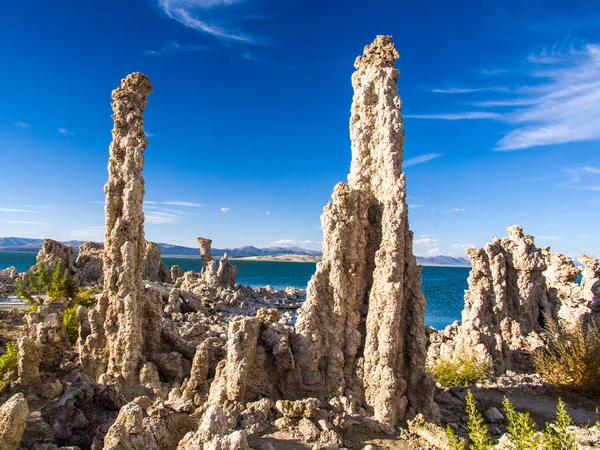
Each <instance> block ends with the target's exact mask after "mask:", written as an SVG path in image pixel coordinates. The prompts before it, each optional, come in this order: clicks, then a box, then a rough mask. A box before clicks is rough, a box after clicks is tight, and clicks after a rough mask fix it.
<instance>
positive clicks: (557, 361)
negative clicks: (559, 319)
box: [533, 318, 600, 394]
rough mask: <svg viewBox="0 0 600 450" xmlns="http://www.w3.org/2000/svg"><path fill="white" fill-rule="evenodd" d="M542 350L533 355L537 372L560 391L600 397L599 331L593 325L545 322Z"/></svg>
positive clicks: (550, 320)
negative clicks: (560, 389) (567, 324)
mask: <svg viewBox="0 0 600 450" xmlns="http://www.w3.org/2000/svg"><path fill="white" fill-rule="evenodd" d="M546 324H547V325H546V333H545V346H544V348H543V349H542V350H540V351H537V352H535V353H533V359H534V362H535V366H536V370H537V372H538V373H539V374H540V375H542V377H544V379H546V381H548V382H549V383H551V384H553V385H555V386H556V387H559V388H562V389H569V390H574V391H579V392H583V393H588V394H598V393H600V330H599V329H598V326H597V325H595V324H594V323H588V324H584V323H582V322H580V323H578V324H577V325H574V326H570V327H569V326H565V325H559V324H557V323H556V322H555V321H554V320H552V319H550V318H546Z"/></svg>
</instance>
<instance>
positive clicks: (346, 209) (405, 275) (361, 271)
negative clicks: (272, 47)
mask: <svg viewBox="0 0 600 450" xmlns="http://www.w3.org/2000/svg"><path fill="white" fill-rule="evenodd" d="M398 58H399V55H398V52H397V50H396V48H395V46H394V44H392V42H391V37H389V36H378V37H377V39H376V40H375V41H374V42H373V43H372V44H371V45H369V46H367V47H365V51H364V55H363V56H360V57H358V58H357V59H356V62H355V67H356V72H355V73H354V75H353V77H352V85H353V87H354V98H353V104H352V117H351V119H350V136H351V139H352V164H351V169H350V175H349V176H348V184H343V183H339V184H338V185H337V186H336V187H335V189H334V192H333V196H332V197H333V200H332V202H330V203H329V204H328V205H327V206H326V208H325V211H324V213H323V216H322V217H321V222H322V225H323V232H324V242H323V261H322V262H321V263H319V264H318V266H317V271H316V273H315V275H314V276H313V278H312V279H311V281H310V283H309V286H308V292H307V301H306V303H305V304H304V305H303V306H302V308H301V309H300V313H299V317H298V321H297V325H296V330H297V335H296V336H295V337H294V340H293V344H294V358H295V360H296V362H297V365H298V367H299V369H300V376H299V379H297V380H295V381H294V382H289V383H288V387H287V389H288V391H287V393H288V394H289V395H291V396H297V397H300V396H303V395H307V394H311V393H317V394H318V395H321V396H325V397H332V396H342V395H343V396H347V397H349V398H351V399H353V401H354V403H355V404H356V406H364V407H366V409H367V411H368V413H369V415H372V416H373V417H374V418H375V419H376V420H378V421H380V422H383V423H385V424H387V425H395V424H396V422H397V420H398V419H401V418H403V417H404V416H405V415H406V414H407V412H408V410H409V408H413V409H414V410H416V411H419V412H423V413H424V414H426V415H428V416H430V417H432V418H434V417H435V416H436V415H437V408H436V407H435V405H434V403H433V388H434V382H433V379H432V378H431V377H430V376H429V375H426V374H425V357H426V336H425V329H424V325H423V324H424V313H425V299H424V297H423V294H422V292H421V272H420V268H419V267H418V266H417V264H416V260H415V257H414V255H413V253H412V232H411V231H410V230H409V226H408V207H407V205H406V200H405V197H406V184H405V178H404V175H403V173H402V158H403V155H404V148H403V146H404V131H403V128H402V116H401V101H400V97H398V88H397V85H396V82H397V81H398V76H399V71H398V70H397V69H396V68H395V61H396V60H397V59H398Z"/></svg>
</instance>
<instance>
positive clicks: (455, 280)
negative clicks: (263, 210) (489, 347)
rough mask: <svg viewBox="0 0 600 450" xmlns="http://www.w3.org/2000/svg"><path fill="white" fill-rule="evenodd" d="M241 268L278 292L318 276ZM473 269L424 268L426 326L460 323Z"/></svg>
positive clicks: (27, 256) (24, 266) (277, 265)
mask: <svg viewBox="0 0 600 450" xmlns="http://www.w3.org/2000/svg"><path fill="white" fill-rule="evenodd" d="M35 257H36V254H35V253H11V252H0V270H2V269H5V268H7V267H10V266H15V267H16V268H17V270H18V271H19V272H26V271H27V270H29V268H30V267H31V266H32V265H34V264H35ZM163 260H164V261H165V264H166V265H167V266H168V267H171V266H173V265H179V266H181V268H182V269H183V270H184V271H188V270H193V271H196V272H199V271H200V268H201V264H202V263H201V261H200V259H197V258H163ZM231 263H232V264H235V265H236V266H238V268H239V271H238V282H239V283H242V284H246V285H249V286H254V287H257V286H266V285H268V284H270V285H271V286H273V287H275V288H276V289H284V288H285V287H287V286H294V287H297V288H306V285H307V284H308V281H309V280H310V277H311V276H312V274H313V273H314V272H315V267H316V264H315V263H306V262H286V261H243V260H242V261H231ZM470 270H471V269H470V268H466V267H423V294H424V295H425V299H426V300H427V310H426V312H425V323H426V324H427V325H430V326H432V327H435V328H437V329H442V328H444V327H446V326H447V325H449V324H451V323H452V322H454V321H455V320H460V315H461V311H462V308H463V304H464V301H463V297H464V291H465V289H467V277H468V276H469V271H470Z"/></svg>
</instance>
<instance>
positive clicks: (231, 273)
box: [217, 253, 238, 288]
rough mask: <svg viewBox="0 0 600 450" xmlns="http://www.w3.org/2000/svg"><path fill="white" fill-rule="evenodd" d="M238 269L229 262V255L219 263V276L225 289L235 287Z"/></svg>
mask: <svg viewBox="0 0 600 450" xmlns="http://www.w3.org/2000/svg"><path fill="white" fill-rule="evenodd" d="M237 273H238V268H237V266H234V265H233V264H231V263H230V262H229V257H228V256H227V253H225V254H224V255H223V257H222V258H221V260H220V261H219V269H218V270H217V276H218V277H219V281H220V282H221V286H223V287H226V288H227V287H231V288H232V287H234V286H235V283H236V280H237Z"/></svg>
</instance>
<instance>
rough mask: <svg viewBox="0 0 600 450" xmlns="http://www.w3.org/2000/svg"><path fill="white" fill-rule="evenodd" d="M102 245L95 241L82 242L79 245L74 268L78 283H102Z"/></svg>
mask: <svg viewBox="0 0 600 450" xmlns="http://www.w3.org/2000/svg"><path fill="white" fill-rule="evenodd" d="M103 254H104V245H102V244H99V243H97V242H84V243H83V244H81V245H80V246H79V253H78V254H77V261H75V268H76V269H77V279H78V280H79V283H85V282H90V283H99V284H102V283H103V278H102V276H103V272H102V258H103Z"/></svg>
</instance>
